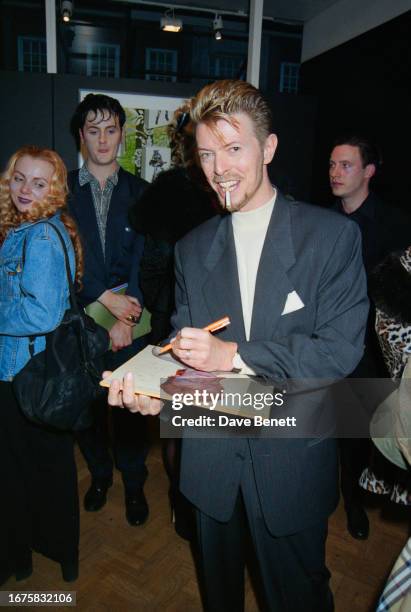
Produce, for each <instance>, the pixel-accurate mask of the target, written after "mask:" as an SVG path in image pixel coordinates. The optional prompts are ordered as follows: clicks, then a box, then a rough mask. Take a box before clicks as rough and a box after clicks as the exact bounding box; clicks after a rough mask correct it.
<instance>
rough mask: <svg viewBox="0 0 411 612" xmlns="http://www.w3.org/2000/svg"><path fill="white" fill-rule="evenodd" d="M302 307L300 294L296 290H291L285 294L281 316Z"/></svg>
mask: <svg viewBox="0 0 411 612" xmlns="http://www.w3.org/2000/svg"><path fill="white" fill-rule="evenodd" d="M301 308H304V302H303V301H302V300H301V298H300V296H299V295H298V293H297V292H296V291H291V293H289V294H288V295H287V300H286V302H285V306H284V310H283V311H282V313H281V316H283V315H286V314H290V312H295V311H296V310H300V309H301Z"/></svg>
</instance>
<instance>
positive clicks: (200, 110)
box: [190, 80, 272, 146]
mask: <svg viewBox="0 0 411 612" xmlns="http://www.w3.org/2000/svg"><path fill="white" fill-rule="evenodd" d="M237 113H244V114H246V115H248V116H249V118H250V119H251V121H252V123H253V126H254V132H255V135H256V137H257V139H258V141H259V142H260V144H261V146H263V145H264V143H265V141H266V139H267V137H268V136H269V134H270V133H271V120H272V117H271V111H270V107H269V105H268V102H267V101H266V100H265V98H264V97H263V95H262V94H261V92H260V91H259V90H258V89H256V87H254V86H253V85H251V84H250V83H246V82H245V81H236V80H223V81H216V82H215V83H211V84H210V85H206V86H205V87H203V89H201V90H200V91H199V93H198V94H197V95H196V96H194V97H193V98H192V99H191V101H190V116H191V120H192V122H193V123H194V125H197V124H198V123H205V124H207V125H209V126H210V127H211V128H214V127H215V124H216V122H217V121H219V120H220V119H223V120H225V121H228V122H229V123H230V124H231V125H233V127H235V128H236V127H237V121H236V120H235V118H234V117H232V115H234V114H237Z"/></svg>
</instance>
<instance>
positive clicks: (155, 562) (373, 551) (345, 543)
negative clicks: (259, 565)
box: [2, 435, 408, 612]
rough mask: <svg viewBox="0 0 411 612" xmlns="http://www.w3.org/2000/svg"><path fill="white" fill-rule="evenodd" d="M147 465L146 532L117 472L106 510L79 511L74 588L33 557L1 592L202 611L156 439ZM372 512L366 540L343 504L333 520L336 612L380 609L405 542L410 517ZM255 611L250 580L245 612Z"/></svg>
mask: <svg viewBox="0 0 411 612" xmlns="http://www.w3.org/2000/svg"><path fill="white" fill-rule="evenodd" d="M154 437H156V436H155V435H154ZM77 457H78V468H79V487H80V496H81V499H82V498H83V495H84V493H85V491H86V490H87V487H88V484H89V475H88V471H87V468H86V466H85V464H84V461H83V459H82V457H81V456H80V454H79V453H78V455H77ZM148 466H149V470H150V475H149V478H148V480H147V484H146V494H147V498H148V501H149V505H150V517H149V520H148V522H147V523H146V524H145V525H144V526H142V527H130V526H129V525H128V524H127V522H126V520H125V517H124V503H123V488H122V484H121V479H120V477H119V475H118V474H116V476H115V481H114V484H113V487H112V488H111V489H110V491H109V498H108V502H107V504H106V506H105V507H104V508H103V509H102V510H101V511H100V512H98V513H86V512H84V511H82V514H81V543H80V577H79V579H78V580H77V582H75V583H72V584H68V583H65V582H63V580H62V578H61V574H60V568H59V566H57V564H55V563H53V562H52V561H49V560H48V559H45V558H44V557H41V556H40V555H35V557H34V572H33V575H32V576H31V577H30V578H29V579H27V580H25V581H22V582H19V583H17V582H16V581H15V580H14V579H10V580H9V581H8V583H6V585H5V586H3V587H2V588H3V590H11V591H23V590H26V591H32V590H59V591H62V590H64V591H66V590H75V591H76V592H77V610H79V611H80V612H103V611H110V612H134V611H136V612H155V611H160V610H161V611H165V612H201V603H200V596H199V591H198V586H197V580H196V575H195V570H194V564H193V561H192V556H191V552H190V546H189V544H188V543H186V542H185V541H184V540H181V539H180V538H179V537H178V536H177V535H176V534H175V532H174V529H173V526H172V523H171V522H170V513H169V507H168V497H167V486H168V484H167V478H166V475H165V473H164V470H163V466H162V461H161V453H160V446H159V443H158V440H154V443H153V447H152V449H151V451H150V456H149V461H148ZM373 506H374V507H371V508H369V517H370V523H371V533H370V537H369V539H368V540H367V541H365V542H360V541H357V540H353V539H352V538H351V537H350V536H349V534H348V533H347V531H346V529H345V515H344V510H343V508H342V506H341V505H340V506H339V507H338V509H337V511H336V512H335V513H334V515H333V516H332V517H331V520H330V529H329V538H328V549H327V557H328V566H329V568H330V570H331V572H332V588H333V592H334V596H335V602H336V612H373V611H374V610H375V602H376V599H377V598H378V595H379V593H380V591H381V588H382V586H383V584H384V582H385V579H386V577H387V574H388V573H389V570H390V568H391V566H392V564H393V562H394V560H395V559H396V557H397V556H398V553H399V551H400V550H401V548H402V547H403V545H404V542H405V540H406V538H407V534H408V520H407V515H406V513H404V512H403V513H400V516H396V517H395V518H394V517H393V516H384V515H382V513H381V506H380V504H379V503H378V505H377V504H375V503H374V504H373ZM397 514H398V513H397ZM10 609H11V608H10ZM25 609H26V610H30V609H33V610H34V609H38V608H29V607H26V608H25ZM49 609H50V608H49ZM55 609H61V608H55ZM257 610H258V606H257V604H256V599H255V597H254V593H253V590H252V588H251V586H250V583H249V581H247V595H246V611H247V612H257ZM227 612H231V611H227ZM318 612H321V611H318Z"/></svg>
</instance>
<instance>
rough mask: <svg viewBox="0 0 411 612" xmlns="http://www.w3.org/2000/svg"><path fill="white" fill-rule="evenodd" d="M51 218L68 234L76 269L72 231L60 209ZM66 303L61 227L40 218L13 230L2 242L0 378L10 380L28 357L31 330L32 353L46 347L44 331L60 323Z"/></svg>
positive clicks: (66, 293) (66, 236) (69, 247)
mask: <svg viewBox="0 0 411 612" xmlns="http://www.w3.org/2000/svg"><path fill="white" fill-rule="evenodd" d="M49 221H51V222H52V223H53V224H54V225H55V226H56V227H57V228H58V229H59V230H60V232H61V234H62V235H63V237H64V240H65V243H66V246H67V251H68V254H69V261H70V268H71V272H72V274H73V275H74V270H75V258H74V249H73V245H72V242H71V240H70V236H69V234H68V232H67V230H66V228H65V226H64V225H63V223H62V221H61V220H60V215H59V214H56V215H54V216H53V217H51V218H50V219H49ZM24 241H26V252H25V263H24V266H23V245H24ZM68 307H69V289H68V283H67V275H66V268H65V262H64V253H63V250H62V247H61V243H60V240H59V237H58V235H57V233H56V232H55V231H54V230H53V229H52V228H51V227H49V226H48V225H47V224H45V223H42V222H41V221H36V222H35V223H22V225H20V226H19V227H17V228H15V229H12V230H10V232H9V233H8V234H7V236H6V239H5V241H4V242H3V244H2V246H1V247H0V380H4V381H11V380H12V379H13V377H14V375H15V374H17V372H19V371H20V370H21V369H22V368H23V367H24V366H25V364H26V363H27V362H28V361H29V359H30V352H29V336H35V340H34V354H36V353H39V352H40V351H43V350H44V348H45V344H46V340H45V334H47V333H48V332H50V331H52V330H53V329H55V328H56V327H57V326H58V325H59V323H60V322H61V320H62V318H63V315H64V312H65V311H66V310H67V308H68Z"/></svg>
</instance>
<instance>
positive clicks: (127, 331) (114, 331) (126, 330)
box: [109, 321, 133, 353]
mask: <svg viewBox="0 0 411 612" xmlns="http://www.w3.org/2000/svg"><path fill="white" fill-rule="evenodd" d="M109 334H110V340H111V350H112V351H113V353H115V352H116V351H119V350H120V349H122V348H124V347H125V346H130V344H131V343H132V342H133V328H132V327H130V325H127V324H126V323H123V321H116V322H115V323H114V325H113V327H112V328H111V329H110V331H109Z"/></svg>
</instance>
